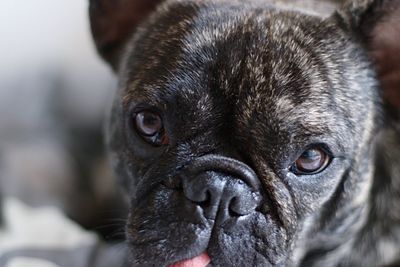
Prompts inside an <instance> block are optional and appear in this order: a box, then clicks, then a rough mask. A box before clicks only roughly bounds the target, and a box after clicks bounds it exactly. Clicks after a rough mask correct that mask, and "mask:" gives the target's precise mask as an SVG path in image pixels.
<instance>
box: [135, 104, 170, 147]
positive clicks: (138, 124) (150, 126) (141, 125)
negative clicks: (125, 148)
mask: <svg viewBox="0 0 400 267" xmlns="http://www.w3.org/2000/svg"><path fill="white" fill-rule="evenodd" d="M135 128H136V130H137V132H138V134H139V135H140V136H142V137H143V139H144V140H145V141H147V142H148V143H150V144H152V145H156V146H161V145H167V144H168V137H167V135H166V133H165V130H164V126H163V122H162V119H161V116H160V115H159V114H157V113H155V112H152V111H141V112H138V113H136V115H135Z"/></svg>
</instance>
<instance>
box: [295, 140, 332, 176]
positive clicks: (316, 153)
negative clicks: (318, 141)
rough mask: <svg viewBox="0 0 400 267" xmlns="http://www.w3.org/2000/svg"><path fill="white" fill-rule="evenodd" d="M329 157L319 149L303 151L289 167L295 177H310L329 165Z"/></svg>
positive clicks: (313, 148)
mask: <svg viewBox="0 0 400 267" xmlns="http://www.w3.org/2000/svg"><path fill="white" fill-rule="evenodd" d="M330 159H331V158H330V156H329V155H328V153H327V152H326V151H325V150H324V149H323V148H320V147H312V148H309V149H307V150H305V151H304V152H303V153H302V154H301V156H300V157H299V158H298V159H297V160H296V161H295V162H294V163H293V165H292V166H291V168H290V169H291V171H292V172H293V173H294V174H296V175H310V174H316V173H319V172H321V171H323V170H324V169H325V168H326V167H327V166H328V164H329V163H330Z"/></svg>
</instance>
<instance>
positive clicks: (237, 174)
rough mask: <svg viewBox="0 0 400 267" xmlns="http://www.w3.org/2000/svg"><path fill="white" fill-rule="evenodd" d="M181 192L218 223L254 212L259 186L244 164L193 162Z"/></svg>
mask: <svg viewBox="0 0 400 267" xmlns="http://www.w3.org/2000/svg"><path fill="white" fill-rule="evenodd" d="M182 179H183V181H182V184H183V192H184V194H185V196H186V198H188V199H189V200H191V201H192V202H194V203H196V204H197V205H198V206H200V207H201V208H202V210H203V212H204V216H205V217H207V218H210V219H214V218H216V217H218V218H217V221H218V223H223V222H224V221H226V220H227V219H229V218H232V217H239V216H244V215H247V214H250V213H252V212H254V210H255V209H256V208H257V206H258V204H259V202H260V198H261V197H260V182H259V180H258V178H257V176H256V174H255V173H254V171H253V170H252V169H251V168H250V167H248V166H247V165H246V164H244V163H242V162H240V161H237V160H234V159H231V158H227V157H223V156H218V155H207V156H203V157H201V158H198V159H197V160H195V161H194V162H193V163H192V164H191V165H190V166H189V167H188V168H187V170H186V171H185V175H184V176H183V177H182Z"/></svg>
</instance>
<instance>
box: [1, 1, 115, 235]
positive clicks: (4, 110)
mask: <svg viewBox="0 0 400 267" xmlns="http://www.w3.org/2000/svg"><path fill="white" fill-rule="evenodd" d="M87 2H88V0H87V1H85V0H0V191H1V194H2V195H3V197H4V196H16V197H18V198H19V199H21V200H23V201H24V202H26V203H28V204H29V205H31V206H42V205H55V206H57V207H59V208H61V209H62V210H63V211H65V212H66V213H67V215H68V216H70V217H72V218H73V219H75V220H76V221H78V222H79V223H81V224H82V225H84V226H85V227H87V228H95V229H97V227H98V226H99V225H101V224H102V223H101V218H103V217H113V216H114V215H113V214H111V213H113V212H114V211H115V210H114V209H115V207H118V203H119V202H118V195H119V192H118V191H114V190H110V188H114V186H113V184H114V180H113V178H112V174H111V172H110V170H109V167H108V165H107V161H106V157H105V156H104V149H103V144H102V124H103V118H104V115H105V112H106V110H107V106H108V104H109V103H110V101H111V98H112V94H113V90H114V88H115V79H114V77H113V74H112V72H111V70H110V69H109V68H108V66H106V65H105V63H103V62H102V61H101V59H100V58H99V57H98V55H97V54H96V51H95V48H94V45H93V43H92V40H91V35H90V26H89V22H88V14H87V13H88V12H87V6H88V3H87Z"/></svg>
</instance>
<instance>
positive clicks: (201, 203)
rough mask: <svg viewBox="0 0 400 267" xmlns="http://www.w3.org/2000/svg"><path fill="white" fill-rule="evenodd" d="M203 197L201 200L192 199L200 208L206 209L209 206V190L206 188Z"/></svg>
mask: <svg viewBox="0 0 400 267" xmlns="http://www.w3.org/2000/svg"><path fill="white" fill-rule="evenodd" d="M204 195H205V198H204V200H202V201H193V202H194V203H195V204H197V205H199V206H200V207H201V208H202V209H208V208H209V207H210V206H211V192H210V191H209V190H206V192H205V193H204Z"/></svg>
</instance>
